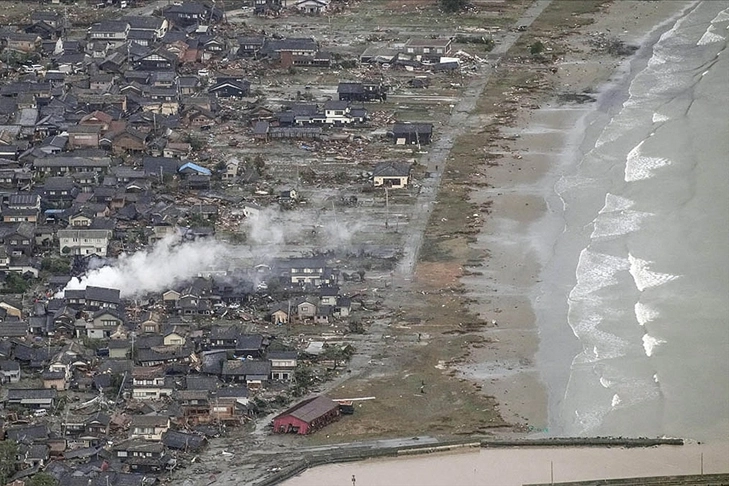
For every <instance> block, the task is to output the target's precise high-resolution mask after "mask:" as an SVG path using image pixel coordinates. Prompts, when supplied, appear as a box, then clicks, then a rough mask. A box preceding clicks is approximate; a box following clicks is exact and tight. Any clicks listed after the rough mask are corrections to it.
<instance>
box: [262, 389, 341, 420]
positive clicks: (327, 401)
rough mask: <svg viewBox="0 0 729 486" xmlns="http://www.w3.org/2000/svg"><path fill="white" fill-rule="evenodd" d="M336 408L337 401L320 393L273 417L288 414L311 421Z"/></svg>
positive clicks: (337, 406)
mask: <svg viewBox="0 0 729 486" xmlns="http://www.w3.org/2000/svg"><path fill="white" fill-rule="evenodd" d="M337 408H339V404H338V403H337V402H335V401H334V400H332V399H331V398H329V397H325V396H323V395H322V396H318V397H315V398H311V399H309V400H304V401H303V402H301V403H298V404H296V405H294V406H293V407H291V408H290V409H288V410H286V411H285V412H283V413H282V414H280V415H278V416H276V417H274V419H276V418H278V417H283V416H285V415H290V416H292V417H296V418H297V419H299V420H302V421H304V422H307V423H311V422H312V421H313V420H315V419H317V418H319V417H321V416H322V415H325V414H327V413H329V412H331V411H332V410H334V409H337Z"/></svg>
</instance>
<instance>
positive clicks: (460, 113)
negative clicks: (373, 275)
mask: <svg viewBox="0 0 729 486" xmlns="http://www.w3.org/2000/svg"><path fill="white" fill-rule="evenodd" d="M550 3H551V0H538V1H536V2H534V4H533V5H532V6H531V7H529V8H528V9H527V10H526V12H524V15H523V16H522V17H521V18H520V19H519V20H518V21H517V22H516V24H515V25H514V29H513V30H512V31H509V32H507V33H505V34H504V35H503V36H502V37H501V38H498V37H497V38H496V39H495V40H496V47H495V48H494V50H493V51H492V52H491V54H490V55H489V62H488V63H482V64H480V65H479V67H478V73H477V75H476V76H474V77H473V78H472V81H471V82H470V84H469V85H468V87H467V88H466V90H465V92H464V93H463V96H462V97H461V100H460V102H458V104H456V105H455V106H452V111H451V117H450V120H449V121H448V123H447V124H445V125H444V126H443V127H442V129H441V131H440V133H439V134H438V136H437V137H436V140H435V142H434V143H433V144H431V145H430V146H429V147H428V154H427V155H426V156H425V157H423V159H421V161H420V163H421V164H423V165H425V166H426V167H427V173H428V174H429V175H430V177H429V178H428V179H426V180H424V181H423V185H422V188H421V190H420V194H419V195H418V201H417V203H416V207H415V209H414V211H413V216H412V220H411V222H410V225H409V234H408V236H407V238H406V239H405V245H404V248H403V258H402V260H401V261H400V265H399V266H398V272H397V277H398V278H399V280H400V282H398V283H400V284H402V283H403V282H402V281H403V280H404V281H408V280H410V279H411V278H412V275H413V272H414V271H415V265H416V263H417V261H418V253H419V251H420V248H421V246H422V244H423V235H424V233H425V227H426V225H427V224H428V219H429V218H430V213H431V210H432V207H433V204H434V203H435V200H436V197H437V196H438V188H439V186H440V176H441V174H442V173H443V171H444V170H445V169H446V160H447V159H448V155H449V154H450V152H451V149H452V148H453V144H454V142H455V140H456V138H457V136H458V134H459V133H460V132H462V131H463V130H464V129H466V128H469V127H471V128H472V127H474V126H476V125H477V124H479V123H480V120H479V118H477V117H474V116H472V113H473V111H474V109H475V107H476V103H477V101H478V99H479V98H480V97H481V94H482V93H483V90H484V88H485V87H486V85H487V84H488V82H489V79H490V77H491V73H492V72H493V70H494V66H497V65H498V63H499V61H500V60H501V57H502V56H503V55H504V54H505V53H506V52H507V51H508V50H509V49H510V48H511V47H512V46H513V45H514V44H515V43H516V41H517V40H519V37H520V36H521V35H522V32H523V31H524V28H528V27H529V26H530V25H531V24H532V22H534V20H535V19H536V18H537V17H539V14H541V13H542V11H543V10H544V9H545V8H546V7H547V6H548V5H549V4H550ZM517 27H522V28H521V29H520V30H517Z"/></svg>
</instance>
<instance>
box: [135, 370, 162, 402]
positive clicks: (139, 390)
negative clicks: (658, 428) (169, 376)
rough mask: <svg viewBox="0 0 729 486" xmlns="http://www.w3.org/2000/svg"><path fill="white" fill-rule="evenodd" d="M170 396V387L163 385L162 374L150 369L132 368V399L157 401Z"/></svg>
mask: <svg viewBox="0 0 729 486" xmlns="http://www.w3.org/2000/svg"><path fill="white" fill-rule="evenodd" d="M169 396H172V387H171V386H167V385H166V384H165V375H164V372H162V371H160V370H158V369H151V368H144V367H139V368H134V371H133V372H132V397H133V398H135V399H137V400H159V399H160V398H161V397H169Z"/></svg>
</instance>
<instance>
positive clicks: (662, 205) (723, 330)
mask: <svg viewBox="0 0 729 486" xmlns="http://www.w3.org/2000/svg"><path fill="white" fill-rule="evenodd" d="M727 38H729V2H720V1H703V2H697V3H695V4H692V5H690V6H689V7H687V9H686V10H684V11H683V13H682V15H681V16H680V18H678V19H677V20H675V22H674V23H672V24H669V25H667V26H665V28H664V29H663V31H662V34H661V35H660V37H659V38H657V39H656V42H655V43H654V44H652V46H649V47H648V48H647V49H644V50H642V51H641V53H640V55H639V56H638V57H637V58H636V59H634V60H633V61H632V62H631V65H630V68H629V73H628V74H626V75H625V77H624V79H623V81H622V83H618V84H617V85H616V86H614V87H612V88H611V89H610V90H609V92H607V93H603V102H602V103H603V104H602V105H601V108H599V109H598V111H600V113H598V114H597V115H596V116H594V117H593V120H592V121H591V122H589V123H587V125H588V127H587V129H586V131H585V136H584V140H583V143H582V145H581V149H580V151H579V153H577V154H576V155H575V157H574V160H573V161H572V162H573V163H572V164H571V165H570V168H569V169H568V170H567V171H566V173H564V174H563V176H562V177H561V179H560V180H559V181H558V182H557V184H556V185H555V191H556V193H557V194H558V196H559V199H560V201H561V204H562V206H563V208H562V209H563V211H564V214H563V216H564V221H565V232H564V233H563V235H562V236H561V237H560V239H559V240H558V241H557V242H556V248H557V251H556V254H557V255H559V254H560V252H561V255H562V259H561V260H560V261H559V264H560V267H561V268H560V272H561V275H562V276H563V277H562V280H563V282H562V283H563V284H564V283H565V282H571V283H570V284H569V286H571V289H570V290H569V292H568V295H567V296H566V303H565V309H566V319H564V318H563V319H562V320H561V321H559V322H558V323H557V325H561V326H562V327H563V328H564V327H567V326H568V329H569V330H571V331H572V333H573V334H574V336H575V337H576V339H577V342H578V346H577V351H578V353H577V355H576V356H574V358H573V359H572V362H571V366H570V369H569V372H568V373H566V374H563V377H566V378H567V381H566V383H564V384H561V385H555V386H554V387H553V390H558V393H556V394H555V393H553V394H552V396H551V397H550V401H551V402H552V403H551V406H550V429H551V432H552V433H555V434H558V435H600V436H604V435H613V436H680V437H686V438H694V439H698V440H707V439H712V438H724V439H725V438H727V437H729V52H727ZM616 100H617V102H616ZM560 249H561V250H560ZM554 264H555V262H552V267H554ZM552 272H554V268H552ZM552 284H555V285H558V286H559V284H560V282H552ZM545 285H550V282H549V281H547V283H545ZM569 286H568V287H569ZM550 318H551V319H552V320H554V319H555V318H556V317H555V316H546V317H545V316H541V317H540V321H542V322H541V323H540V328H542V329H543V326H544V325H545V323H544V320H545V319H550ZM557 320H559V319H558V318H557ZM564 320H566V321H567V322H564ZM547 343H549V345H553V344H554V343H553V342H550V341H547ZM543 344H544V341H543ZM566 349H571V348H570V347H569V346H567V347H566ZM540 353H542V351H540ZM542 354H543V355H544V354H545V353H542ZM546 354H547V355H548V354H549V351H546ZM549 379H550V378H549V377H547V378H546V381H547V382H549ZM552 379H554V378H552Z"/></svg>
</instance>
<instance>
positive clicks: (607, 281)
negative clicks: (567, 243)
mask: <svg viewBox="0 0 729 486" xmlns="http://www.w3.org/2000/svg"><path fill="white" fill-rule="evenodd" d="M629 268H630V267H629V262H628V260H627V259H626V258H622V257H617V256H613V255H606V254H604V253H596V252H593V251H590V250H589V249H588V248H585V249H584V250H582V252H581V253H580V259H579V261H578V263H577V270H576V272H575V275H576V277H577V285H575V286H574V288H573V289H572V291H571V292H570V296H569V297H570V299H571V300H580V299H583V298H584V297H586V296H587V295H589V294H591V293H593V292H595V291H597V290H600V289H601V288H604V287H608V286H610V285H615V284H616V283H618V280H617V278H616V276H615V275H616V274H617V273H618V272H620V271H624V270H628V269H629Z"/></svg>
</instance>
